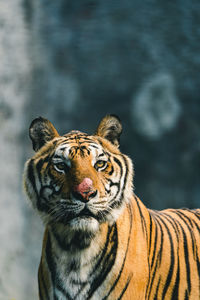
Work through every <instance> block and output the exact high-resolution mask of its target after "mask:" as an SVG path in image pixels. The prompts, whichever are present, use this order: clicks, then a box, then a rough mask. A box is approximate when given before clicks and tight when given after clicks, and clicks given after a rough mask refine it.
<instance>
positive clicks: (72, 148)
mask: <svg viewBox="0 0 200 300" xmlns="http://www.w3.org/2000/svg"><path fill="white" fill-rule="evenodd" d="M64 137H65V139H64V140H63V141H62V143H61V144H60V145H59V146H58V148H57V149H56V151H55V156H56V157H62V158H74V157H75V156H79V155H80V156H88V155H90V154H92V156H98V155H99V154H100V153H102V152H103V148H102V146H101V145H100V144H99V143H98V142H97V141H95V140H94V139H93V138H92V136H89V135H87V134H84V133H82V132H76V131H73V132H70V134H67V135H65V136H64ZM55 156H54V157H55Z"/></svg>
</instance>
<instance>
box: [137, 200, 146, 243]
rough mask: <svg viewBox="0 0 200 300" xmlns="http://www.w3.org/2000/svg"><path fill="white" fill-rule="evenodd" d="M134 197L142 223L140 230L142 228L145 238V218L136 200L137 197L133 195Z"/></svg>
mask: <svg viewBox="0 0 200 300" xmlns="http://www.w3.org/2000/svg"><path fill="white" fill-rule="evenodd" d="M134 199H135V201H136V204H137V207H138V210H139V213H140V218H141V223H142V230H143V232H145V235H146V240H147V224H146V220H145V218H144V216H143V213H142V210H141V207H140V205H139V202H138V200H137V197H136V196H134Z"/></svg>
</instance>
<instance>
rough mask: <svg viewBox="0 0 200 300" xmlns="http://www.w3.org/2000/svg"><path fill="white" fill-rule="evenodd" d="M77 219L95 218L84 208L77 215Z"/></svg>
mask: <svg viewBox="0 0 200 300" xmlns="http://www.w3.org/2000/svg"><path fill="white" fill-rule="evenodd" d="M77 217H92V218H95V219H96V217H95V215H94V214H93V213H92V212H91V211H90V210H89V209H88V208H86V207H84V209H83V210H82V211H81V212H80V213H79V214H78V215H77Z"/></svg>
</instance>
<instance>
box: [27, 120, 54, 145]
mask: <svg viewBox="0 0 200 300" xmlns="http://www.w3.org/2000/svg"><path fill="white" fill-rule="evenodd" d="M29 136H30V138H31V140H32V143H33V150H35V151H38V150H39V149H40V148H41V147H42V146H44V144H45V143H46V142H48V141H50V140H52V139H53V138H55V137H58V136H59V134H58V132H57V130H56V129H55V127H54V126H53V125H52V123H51V122H50V121H49V120H47V119H45V118H42V117H39V118H36V119H34V120H33V121H32V123H31V125H30V127H29Z"/></svg>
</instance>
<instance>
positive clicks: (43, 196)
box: [24, 115, 200, 300]
mask: <svg viewBox="0 0 200 300" xmlns="http://www.w3.org/2000/svg"><path fill="white" fill-rule="evenodd" d="M121 132H122V125H121V122H120V120H119V118H118V117H117V116H115V115H107V116H105V117H104V118H103V119H102V120H101V122H100V123H99V125H98V127H97V129H96V131H95V133H94V134H93V135H88V134H86V133H83V132H80V131H77V130H73V131H71V132H69V133H67V134H65V135H63V136H60V135H59V134H58V132H57V130H56V129H55V127H54V126H53V125H52V123H51V122H50V121H49V120H47V119H45V118H42V117H39V118H36V119H35V120H33V122H32V123H31V125H30V128H29V136H30V138H31V140H32V144H33V149H34V150H35V155H34V156H33V157H32V158H30V159H29V160H28V161H27V162H26V164H25V169H24V188H25V192H26V194H27V196H28V198H29V199H30V201H31V203H32V206H33V208H34V209H35V210H36V211H37V213H38V214H39V215H40V217H41V219H42V220H43V223H44V225H45V233H44V239H43V246H42V255H41V261H40V266H39V271H38V286H39V299H40V300H43V299H45V300H56V299H57V300H68V299H73V300H74V299H76V300H89V299H93V300H106V299H108V300H109V299H110V300H119V299H123V300H132V299H133V300H140V299H141V300H148V299H149V300H151V299H152V300H153V299H157V300H159V299H160V300H163V299H167V300H169V299H172V300H175V299H178V300H181V299H193V300H196V299H200V243H199V240H200V210H199V209H196V210H189V209H179V210H173V209H167V210H163V211H160V212H159V211H153V210H150V209H147V208H146V207H145V206H144V205H143V204H142V202H141V201H140V200H139V199H138V198H137V197H136V195H135V194H134V191H133V175H134V172H133V165H132V161H131V159H130V158H129V157H128V156H126V155H124V154H123V153H121V151H120V150H119V139H120V135H121Z"/></svg>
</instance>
